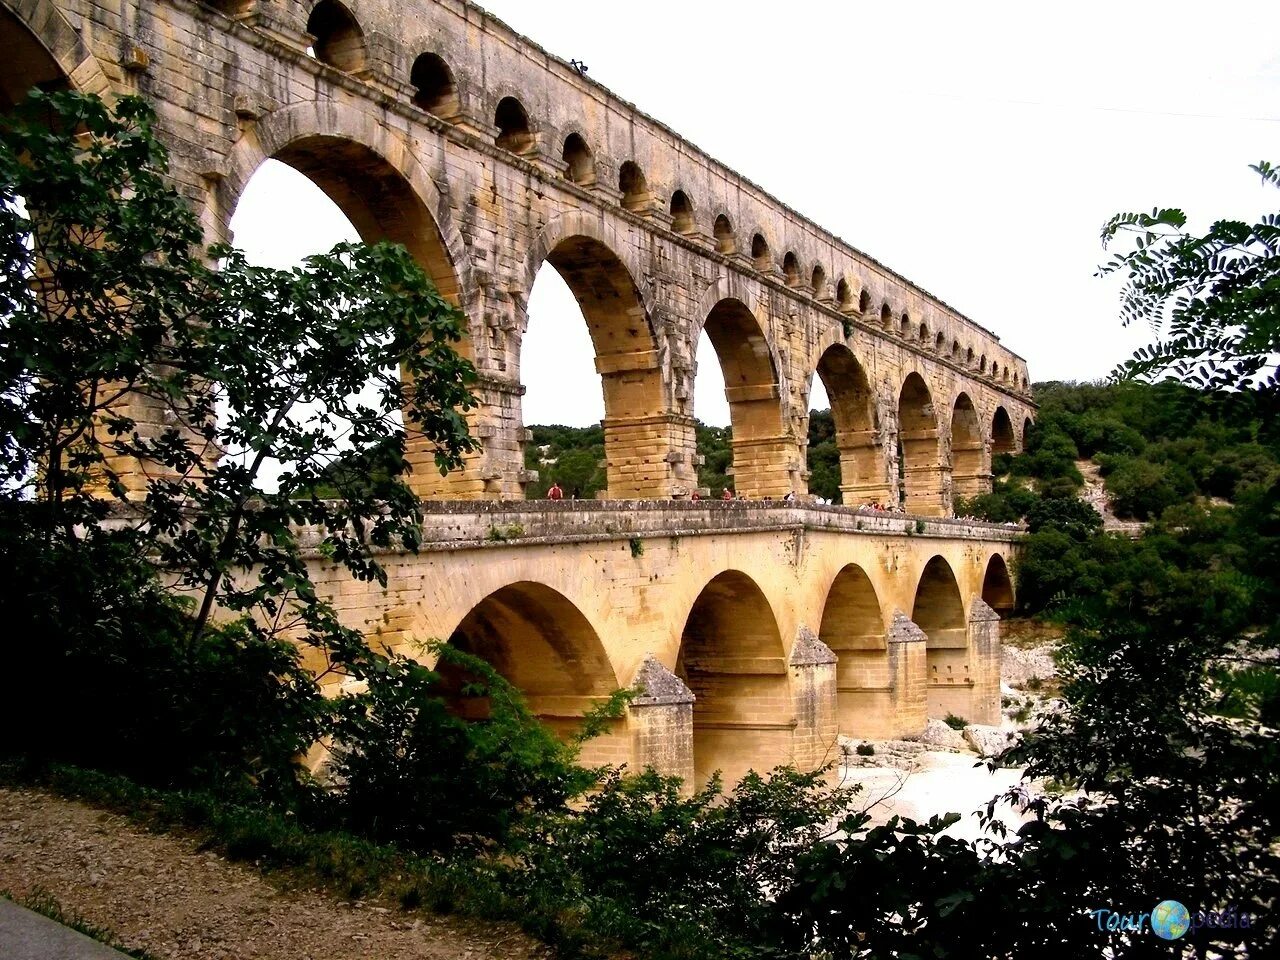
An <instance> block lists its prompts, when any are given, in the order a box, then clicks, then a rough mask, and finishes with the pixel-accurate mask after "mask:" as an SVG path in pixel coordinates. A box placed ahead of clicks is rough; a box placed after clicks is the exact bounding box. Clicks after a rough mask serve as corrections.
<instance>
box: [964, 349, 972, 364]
mask: <svg viewBox="0 0 1280 960" xmlns="http://www.w3.org/2000/svg"><path fill="white" fill-rule="evenodd" d="M964 362H965V363H967V364H968V365H969V366H971V367H972V366H973V347H969V348H968V349H967V350H966V351H965V354H964Z"/></svg>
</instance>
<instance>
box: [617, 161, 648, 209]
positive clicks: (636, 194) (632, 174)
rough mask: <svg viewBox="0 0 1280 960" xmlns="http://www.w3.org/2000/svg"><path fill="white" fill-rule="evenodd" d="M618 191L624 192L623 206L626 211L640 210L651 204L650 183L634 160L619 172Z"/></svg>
mask: <svg viewBox="0 0 1280 960" xmlns="http://www.w3.org/2000/svg"><path fill="white" fill-rule="evenodd" d="M618 189H619V190H621V191H622V206H623V208H624V209H626V210H631V211H636V210H640V209H642V208H643V207H644V206H646V205H647V204H648V202H649V182H648V181H647V180H646V179H645V176H644V171H643V170H641V169H640V164H638V163H636V162H635V161H634V160H628V161H627V162H626V163H624V164H623V165H622V169H621V170H619V171H618Z"/></svg>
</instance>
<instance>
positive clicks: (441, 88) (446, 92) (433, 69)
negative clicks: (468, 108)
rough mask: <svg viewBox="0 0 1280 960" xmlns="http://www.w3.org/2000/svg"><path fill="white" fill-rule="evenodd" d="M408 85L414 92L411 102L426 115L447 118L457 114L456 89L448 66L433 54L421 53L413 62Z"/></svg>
mask: <svg viewBox="0 0 1280 960" xmlns="http://www.w3.org/2000/svg"><path fill="white" fill-rule="evenodd" d="M409 84H410V85H411V86H412V87H413V88H414V90H415V91H416V92H415V93H414V95H413V102H414V103H415V104H417V105H418V106H419V107H421V108H422V109H423V110H425V111H427V113H431V114H434V115H435V116H437V117H441V118H448V117H453V116H456V115H457V113H458V106H459V105H458V87H457V84H456V83H454V80H453V71H452V70H450V69H449V65H448V64H447V63H445V62H444V61H443V60H442V59H440V57H438V56H436V55H435V54H434V53H422V54H419V55H418V59H416V60H414V61H413V69H412V70H410V71H409Z"/></svg>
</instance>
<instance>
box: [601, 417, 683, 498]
mask: <svg viewBox="0 0 1280 960" xmlns="http://www.w3.org/2000/svg"><path fill="white" fill-rule="evenodd" d="M693 424H694V421H693V418H692V417H685V416H682V415H680V414H672V413H657V414H653V415H647V416H629V417H605V419H604V424H603V425H604V448H605V455H606V461H607V466H606V470H607V477H608V483H609V487H608V499H610V500H645V499H647V500H665V499H667V498H668V497H670V496H672V494H674V493H676V492H677V490H678V489H679V490H683V491H684V492H685V493H686V494H688V493H689V492H691V491H692V490H693V489H694V488H695V487H696V486H697V485H698V474H697V468H696V467H695V466H694V456H695V454H696V453H697V439H696V438H695V436H694V427H693Z"/></svg>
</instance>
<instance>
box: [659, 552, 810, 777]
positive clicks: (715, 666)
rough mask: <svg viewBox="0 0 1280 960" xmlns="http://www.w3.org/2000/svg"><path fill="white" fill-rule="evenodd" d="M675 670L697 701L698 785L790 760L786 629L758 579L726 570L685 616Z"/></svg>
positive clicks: (695, 745) (695, 755)
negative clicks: (714, 776)
mask: <svg viewBox="0 0 1280 960" xmlns="http://www.w3.org/2000/svg"><path fill="white" fill-rule="evenodd" d="M675 673H676V675H677V676H679V677H680V678H681V679H683V680H684V682H685V683H686V684H688V686H689V689H690V690H692V691H693V695H694V698H695V699H694V703H693V768H694V782H695V784H696V785H698V786H701V785H702V784H705V783H706V781H707V778H708V777H710V776H711V774H712V773H714V772H715V771H716V770H720V771H721V772H722V774H723V776H724V780H725V783H726V784H727V785H732V784H734V783H736V782H737V781H738V780H739V779H741V777H742V776H743V774H745V773H746V772H747V771H748V770H750V769H755V770H758V771H761V772H764V771H768V770H771V769H772V768H773V767H775V766H777V765H778V764H782V763H787V762H789V761H790V759H791V737H792V724H791V723H789V722H786V721H787V720H788V717H787V716H786V714H785V712H784V711H785V710H786V707H783V705H784V704H787V703H789V699H788V692H789V684H788V677H787V665H786V659H785V650H784V647H783V643H782V634H781V632H780V631H779V629H778V621H777V618H776V617H775V616H774V613H773V608H772V607H771V606H770V605H769V601H768V599H767V598H766V597H765V595H764V592H763V591H762V590H761V589H760V587H759V586H758V585H757V584H756V582H755V581H754V580H753V579H751V577H749V576H748V575H747V574H745V573H742V572H741V571H739V570H726V571H724V572H722V573H720V574H717V575H716V576H715V577H713V578H712V579H711V580H710V582H708V583H707V585H706V586H704V587H703V588H702V591H701V592H700V593H699V594H698V596H697V599H695V600H694V603H693V606H692V607H691V608H690V610H689V614H688V616H687V617H686V618H685V623H684V628H683V629H682V631H681V634H680V653H679V655H678V657H677V659H676V669H675ZM780 707H782V708H783V709H782V710H780V709H779V708H780ZM780 714H782V715H781V716H780Z"/></svg>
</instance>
